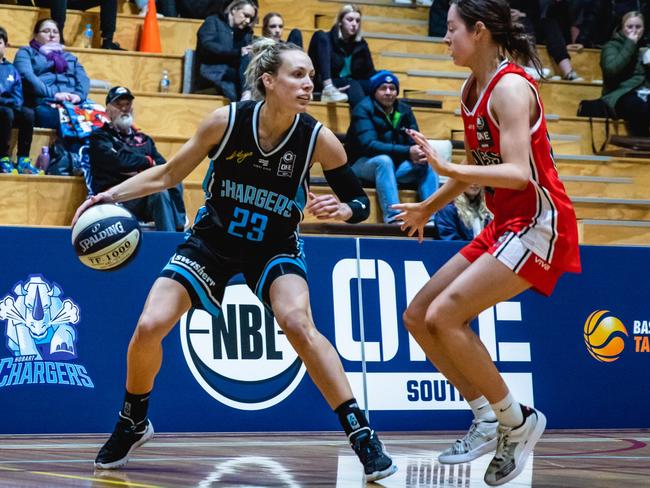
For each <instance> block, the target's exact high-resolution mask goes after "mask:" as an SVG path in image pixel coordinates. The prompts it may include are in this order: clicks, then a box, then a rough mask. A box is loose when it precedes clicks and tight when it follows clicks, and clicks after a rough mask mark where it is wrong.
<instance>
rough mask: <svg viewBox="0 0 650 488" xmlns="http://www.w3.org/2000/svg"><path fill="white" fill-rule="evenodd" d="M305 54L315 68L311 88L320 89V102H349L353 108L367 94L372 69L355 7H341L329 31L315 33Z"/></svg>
mask: <svg viewBox="0 0 650 488" xmlns="http://www.w3.org/2000/svg"><path fill="white" fill-rule="evenodd" d="M308 52H309V57H310V58H311V59H312V61H313V63H314V68H315V69H316V77H315V79H314V85H315V87H314V89H315V90H321V93H322V94H321V101H322V102H326V103H334V102H345V101H347V100H348V99H349V100H350V108H354V106H355V105H356V104H357V103H359V102H360V101H361V99H362V98H363V97H364V96H366V95H368V94H369V93H370V90H369V87H370V84H369V81H368V80H369V79H370V77H371V76H372V75H373V74H375V66H374V64H373V62H372V56H371V55H370V49H369V48H368V43H367V42H366V41H365V40H364V39H363V38H362V37H361V10H359V7H357V6H356V5H344V6H343V7H342V8H341V10H339V13H338V15H337V16H336V21H335V22H334V26H333V27H332V29H331V30H330V31H329V32H323V31H320V30H319V31H316V32H314V35H313V36H312V38H311V42H310V43H309V50H308ZM346 90H347V95H346V94H345V93H343V91H346Z"/></svg>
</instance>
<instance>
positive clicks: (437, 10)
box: [429, 0, 449, 37]
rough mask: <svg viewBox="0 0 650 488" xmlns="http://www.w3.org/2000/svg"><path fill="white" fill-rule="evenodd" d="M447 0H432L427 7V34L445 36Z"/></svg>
mask: <svg viewBox="0 0 650 488" xmlns="http://www.w3.org/2000/svg"><path fill="white" fill-rule="evenodd" d="M448 11H449V0H433V2H432V3H431V7H429V35H430V36H432V37H445V34H446V33H447V12H448Z"/></svg>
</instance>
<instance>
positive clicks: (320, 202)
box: [305, 192, 352, 220]
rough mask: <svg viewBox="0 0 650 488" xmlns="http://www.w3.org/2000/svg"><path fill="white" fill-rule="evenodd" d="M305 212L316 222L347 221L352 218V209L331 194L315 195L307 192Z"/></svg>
mask: <svg viewBox="0 0 650 488" xmlns="http://www.w3.org/2000/svg"><path fill="white" fill-rule="evenodd" d="M305 210H306V211H307V212H309V213H310V214H312V215H313V216H314V217H316V218H317V219H318V220H348V219H349V218H350V217H352V209H351V208H350V207H349V206H348V205H346V204H344V203H341V201H340V200H339V199H338V198H337V197H336V195H332V194H327V195H316V194H315V193H312V192H309V202H308V203H307V206H306V207H305Z"/></svg>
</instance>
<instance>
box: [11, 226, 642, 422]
mask: <svg viewBox="0 0 650 488" xmlns="http://www.w3.org/2000/svg"><path fill="white" fill-rule="evenodd" d="M182 239H183V236H182V235H181V234H175V233H163V232H150V233H145V234H144V236H143V242H142V248H141V249H140V250H139V254H138V255H137V256H136V258H135V259H134V260H133V261H132V262H131V263H129V264H128V265H127V266H126V267H124V268H122V269H120V270H117V271H112V272H98V271H93V270H91V269H89V268H86V267H85V266H83V265H82V264H81V263H80V262H79V260H78V259H77V257H76V255H75V254H74V251H73V249H72V246H71V244H70V232H69V231H67V230H64V229H34V228H31V229H27V228H0V250H1V251H2V256H3V257H4V259H3V261H4V262H3V265H2V268H1V271H0V331H2V344H0V405H2V412H3V415H2V416H1V417H0V418H1V420H0V433H2V434H17V433H26V434H31V433H85V432H89V433H90V432H108V431H110V430H111V429H112V427H113V424H114V422H115V420H116V417H117V412H118V410H119V408H120V406H121V402H122V398H123V394H124V378H125V372H126V363H125V361H126V350H127V347H128V343H129V339H130V337H131V334H132V332H133V328H134V326H135V324H136V322H137V319H138V316H139V313H140V310H141V308H142V305H143V303H144V300H145V298H146V294H147V292H148V290H149V288H150V287H151V285H152V283H153V282H154V280H155V279H156V277H157V275H158V273H159V271H160V270H161V269H162V267H163V266H164V265H165V263H166V262H167V260H168V259H169V257H170V256H171V254H172V251H173V250H174V248H175V246H176V245H177V244H178V243H179V242H180V241H181V240H182ZM461 246H462V243H447V242H440V241H428V242H424V243H423V244H418V243H417V242H415V241H413V240H409V239H354V238H327V237H309V238H305V252H306V255H307V265H308V274H309V285H310V295H311V303H312V310H313V316H314V320H315V322H316V325H317V327H318V329H319V330H320V331H321V332H322V333H323V334H324V335H325V336H326V337H327V338H328V339H329V340H330V341H331V342H332V344H334V347H335V348H336V349H337V351H338V352H339V354H340V356H341V358H342V361H343V366H344V368H345V371H346V373H347V375H348V377H349V379H350V381H351V384H352V386H353V390H354V393H355V396H356V397H357V399H358V400H359V402H360V403H361V404H362V405H364V406H367V408H368V410H369V412H370V416H371V419H372V422H373V425H374V426H375V428H377V429H379V430H382V431H390V430H393V431H397V430H437V429H444V430H456V429H465V428H466V427H467V424H468V422H469V420H470V418H471V417H470V411H469V407H468V406H467V404H466V402H464V401H463V398H462V397H461V395H460V393H459V392H458V391H457V390H456V389H455V388H454V387H453V386H452V385H451V384H450V383H449V382H448V381H447V380H446V379H445V378H444V377H443V376H442V375H441V374H440V373H438V372H437V371H436V370H435V369H434V368H433V366H431V364H430V363H429V362H428V361H426V359H425V357H424V353H423V352H422V350H421V349H420V347H419V346H418V345H417V344H416V342H415V341H414V340H413V339H412V338H411V337H410V336H409V334H408V332H407V331H406V330H405V328H404V327H403V325H402V318H401V316H402V313H403V311H404V309H405V307H406V305H407V304H408V303H409V301H410V300H411V299H412V298H413V297H414V295H415V294H416V293H417V291H418V290H419V289H420V287H421V286H422V285H423V284H424V283H425V282H426V281H427V280H428V278H429V277H430V276H431V275H432V274H433V273H435V271H436V270H437V269H438V268H440V266H441V265H442V264H444V262H445V261H446V260H447V259H449V258H450V257H451V256H452V255H453V254H454V253H456V252H457V251H458V250H459V249H460V247H461ZM581 254H582V261H583V273H582V274H579V275H571V274H568V275H565V276H563V277H562V278H561V279H560V282H559V283H558V286H557V288H556V291H555V292H554V294H553V295H552V296H551V297H550V298H545V297H542V296H541V295H538V294H537V293H535V292H532V291H527V292H525V293H523V294H522V295H520V296H517V297H514V298H513V299H511V300H510V301H508V302H502V303H499V304H497V305H496V306H495V307H492V308H489V309H487V310H485V311H484V312H482V313H481V314H480V315H479V316H478V317H477V318H476V320H474V321H473V322H472V327H473V328H474V330H475V331H476V332H477V333H478V334H479V335H480V337H481V340H482V341H483V343H484V344H485V346H486V348H487V350H488V352H489V353H490V355H491V357H492V359H493V360H494V361H495V362H496V364H497V366H498V368H499V370H500V371H502V372H503V374H504V377H505V379H506V381H507V383H508V384H509V386H510V387H511V389H512V391H513V393H514V395H515V397H516V398H518V399H519V400H521V401H522V402H525V403H529V404H532V405H535V406H537V407H539V408H540V409H541V410H543V411H544V412H545V414H546V415H547V417H548V420H549V427H550V428H648V427H650V416H648V410H649V408H650V396H649V395H648V391H650V376H649V375H648V374H647V370H648V365H649V364H650V305H649V302H648V298H647V297H648V295H649V291H650V289H649V286H648V279H647V277H648V275H649V274H650V249H648V248H623V247H616V248H614V247H595V246H592V247H583V248H582V252H581ZM494 286H499V283H494ZM163 348H164V360H163V366H162V369H161V371H160V373H159V375H158V377H157V379H156V386H155V389H154V393H153V395H152V400H151V408H150V416H151V418H152V420H153V422H154V424H155V426H156V430H158V431H168V432H226V431H227V432H233V431H235V432H249V431H250V432H254V431H328V430H339V429H340V426H339V424H338V421H337V419H336V416H335V415H333V414H332V412H331V410H330V408H329V407H328V405H327V404H326V402H325V401H324V400H323V398H322V397H321V395H320V393H319V392H318V390H317V389H316V387H315V386H314V385H313V383H312V382H311V380H310V379H309V376H308V375H307V374H306V371H305V367H304V365H303V364H302V362H301V361H300V359H299V358H298V356H297V355H296V353H295V352H294V351H293V349H292V348H291V347H290V345H289V343H288V341H287V339H286V337H285V336H284V334H283V333H282V332H281V330H280V329H279V328H278V325H277V323H275V322H274V320H273V318H272V317H271V316H270V315H269V314H268V313H267V312H266V311H265V310H264V308H263V307H262V305H261V304H260V303H259V301H258V300H257V299H256V298H255V296H254V295H253V294H252V292H250V290H248V288H247V287H246V286H245V285H244V284H243V281H242V280H240V279H237V278H235V279H234V280H233V282H232V283H231V286H229V287H228V289H227V292H226V297H225V299H224V301H223V309H222V314H221V315H220V316H219V317H213V316H211V315H208V314H207V313H206V312H204V311H202V310H191V311H190V312H189V313H188V314H186V315H185V316H183V318H182V319H181V321H180V324H178V325H177V326H176V327H175V328H174V329H173V330H172V332H171V333H170V334H169V336H168V337H167V338H166V339H165V340H164V342H163ZM362 351H363V354H362ZM364 358H365V367H364V363H363V361H362V359H364Z"/></svg>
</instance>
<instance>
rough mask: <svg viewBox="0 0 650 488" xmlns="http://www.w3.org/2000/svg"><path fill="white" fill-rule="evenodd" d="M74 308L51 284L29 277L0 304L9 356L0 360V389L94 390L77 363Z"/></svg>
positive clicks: (75, 309) (72, 303)
mask: <svg viewBox="0 0 650 488" xmlns="http://www.w3.org/2000/svg"><path fill="white" fill-rule="evenodd" d="M79 318H80V317H79V307H78V306H77V304H76V303H74V302H73V301H72V300H71V299H69V298H64V297H63V290H62V289H61V287H60V286H59V285H57V284H56V283H50V282H48V281H47V280H46V279H45V278H44V277H43V276H40V275H32V276H29V278H28V279H27V281H25V282H19V283H17V284H16V285H15V286H14V289H13V293H10V294H8V295H6V296H5V297H4V298H2V299H0V320H5V321H6V322H7V328H6V345H7V348H8V349H9V351H10V352H11V354H12V356H11V357H4V358H0V388H2V387H6V386H14V385H25V384H60V385H70V386H82V387H86V388H94V384H93V381H92V380H91V379H90V376H88V372H87V371H86V368H85V367H84V366H83V365H81V364H76V363H75V362H74V361H75V360H76V359H77V329H76V328H75V326H76V325H77V324H78V323H79Z"/></svg>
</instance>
